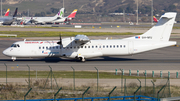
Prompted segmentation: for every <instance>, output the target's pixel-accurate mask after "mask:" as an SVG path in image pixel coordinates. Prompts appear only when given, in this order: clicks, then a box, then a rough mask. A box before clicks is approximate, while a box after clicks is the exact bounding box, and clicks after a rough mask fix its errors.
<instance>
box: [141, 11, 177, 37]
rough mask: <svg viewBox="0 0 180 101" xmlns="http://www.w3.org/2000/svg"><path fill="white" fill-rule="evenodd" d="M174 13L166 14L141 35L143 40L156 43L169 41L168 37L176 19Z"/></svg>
mask: <svg viewBox="0 0 180 101" xmlns="http://www.w3.org/2000/svg"><path fill="white" fill-rule="evenodd" d="M176 14H177V13H175V12H168V13H165V14H164V15H162V16H161V18H160V20H159V21H158V23H157V24H156V25H155V26H154V27H152V28H151V29H150V30H148V31H147V32H146V33H144V34H143V35H141V37H142V38H143V37H144V38H147V37H149V38H151V39H152V40H157V41H169V37H170V35H171V32H172V28H173V25H174V21H175V18H176Z"/></svg>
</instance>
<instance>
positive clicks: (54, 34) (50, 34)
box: [0, 31, 140, 37]
mask: <svg viewBox="0 0 180 101" xmlns="http://www.w3.org/2000/svg"><path fill="white" fill-rule="evenodd" d="M0 33H2V34H17V37H59V35H60V34H61V35H62V36H75V35H78V34H83V35H87V36H102V35H139V34H140V33H130V32H126V33H115V32H114V33H111V32H57V31H0Z"/></svg>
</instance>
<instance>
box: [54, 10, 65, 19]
mask: <svg viewBox="0 0 180 101" xmlns="http://www.w3.org/2000/svg"><path fill="white" fill-rule="evenodd" d="M63 14H64V8H61V9H60V10H59V12H58V13H57V14H56V15H55V16H54V17H60V18H62V16H63Z"/></svg>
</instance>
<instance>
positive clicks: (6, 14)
mask: <svg viewBox="0 0 180 101" xmlns="http://www.w3.org/2000/svg"><path fill="white" fill-rule="evenodd" d="M9 11H10V9H9V8H8V9H7V11H6V13H5V15H4V16H9Z"/></svg>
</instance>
